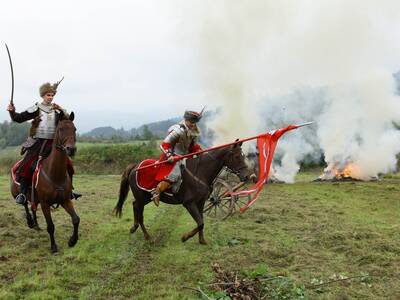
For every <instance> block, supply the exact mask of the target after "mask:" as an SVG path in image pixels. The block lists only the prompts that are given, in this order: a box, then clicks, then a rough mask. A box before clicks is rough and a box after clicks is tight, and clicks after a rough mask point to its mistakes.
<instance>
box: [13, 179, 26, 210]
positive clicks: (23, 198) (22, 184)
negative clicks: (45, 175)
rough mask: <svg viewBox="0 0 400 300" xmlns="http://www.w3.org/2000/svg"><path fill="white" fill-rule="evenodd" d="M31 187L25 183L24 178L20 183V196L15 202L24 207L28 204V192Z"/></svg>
mask: <svg viewBox="0 0 400 300" xmlns="http://www.w3.org/2000/svg"><path fill="white" fill-rule="evenodd" d="M28 189H29V185H28V183H26V182H25V179H24V178H21V179H20V181H19V194H18V195H17V197H15V202H16V203H17V204H21V205H24V204H25V203H26V194H27V192H28Z"/></svg>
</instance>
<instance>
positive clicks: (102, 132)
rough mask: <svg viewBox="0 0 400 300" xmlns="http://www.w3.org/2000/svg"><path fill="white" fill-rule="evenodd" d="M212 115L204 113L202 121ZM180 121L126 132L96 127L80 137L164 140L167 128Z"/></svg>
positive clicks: (156, 124)
mask: <svg viewBox="0 0 400 300" xmlns="http://www.w3.org/2000/svg"><path fill="white" fill-rule="evenodd" d="M212 115H213V113H212V112H206V113H205V114H204V119H205V120H206V119H208V118H210V117H211V116H212ZM181 119H182V118H181V117H176V118H172V119H168V120H163V121H158V122H152V123H147V124H143V125H141V126H139V127H138V128H132V129H128V130H125V129H123V128H120V129H115V128H113V127H111V126H103V127H96V128H94V129H92V130H90V131H89V132H86V133H83V134H81V135H80V137H83V138H89V139H91V138H93V139H116V138H120V139H140V138H144V139H146V137H148V136H149V135H150V136H152V137H155V138H164V137H165V135H166V133H167V130H168V128H169V127H171V126H172V125H174V124H176V123H177V122H179V121H180V120H181ZM203 124H204V122H201V123H200V127H201V130H202V132H203V134H204V133H206V129H205V128H204V125H203ZM149 132H150V133H149ZM209 135H210V133H209V132H208V131H207V136H209Z"/></svg>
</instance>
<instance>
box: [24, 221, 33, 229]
mask: <svg viewBox="0 0 400 300" xmlns="http://www.w3.org/2000/svg"><path fill="white" fill-rule="evenodd" d="M26 223H27V224H28V227H29V228H35V223H34V222H33V221H32V220H27V222H26Z"/></svg>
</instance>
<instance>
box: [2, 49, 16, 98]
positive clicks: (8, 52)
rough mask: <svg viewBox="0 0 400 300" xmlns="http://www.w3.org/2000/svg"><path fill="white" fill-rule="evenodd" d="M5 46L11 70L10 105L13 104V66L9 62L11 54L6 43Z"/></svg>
mask: <svg viewBox="0 0 400 300" xmlns="http://www.w3.org/2000/svg"><path fill="white" fill-rule="evenodd" d="M4 44H5V45H6V49H7V54H8V59H9V61H10V68H11V98H10V104H14V101H13V100H14V69H13V65H12V60H11V54H10V50H9V49H8V46H7V44H6V43H4Z"/></svg>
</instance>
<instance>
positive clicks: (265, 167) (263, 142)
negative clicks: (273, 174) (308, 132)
mask: <svg viewBox="0 0 400 300" xmlns="http://www.w3.org/2000/svg"><path fill="white" fill-rule="evenodd" d="M299 127H300V126H297V125H289V126H288V127H286V128H281V129H278V130H275V131H274V132H273V133H266V134H263V135H260V136H258V137H257V148H258V151H259V155H258V162H259V169H260V174H259V176H258V181H257V183H256V184H254V185H253V186H252V187H250V188H249V189H248V190H243V191H239V192H233V193H232V195H234V196H241V195H252V197H251V199H250V200H249V201H248V202H247V204H246V205H245V206H243V207H242V208H240V211H241V212H244V211H246V210H247V209H248V208H249V207H250V206H251V205H252V204H253V203H254V202H256V201H257V199H258V196H259V194H260V193H261V191H262V189H263V187H264V184H265V183H266V182H267V180H268V175H269V170H270V168H271V164H272V159H273V157H274V152H275V148H276V144H277V143H278V140H279V138H280V137H281V136H282V135H283V134H284V133H286V132H288V131H290V130H293V129H296V128H299Z"/></svg>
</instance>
